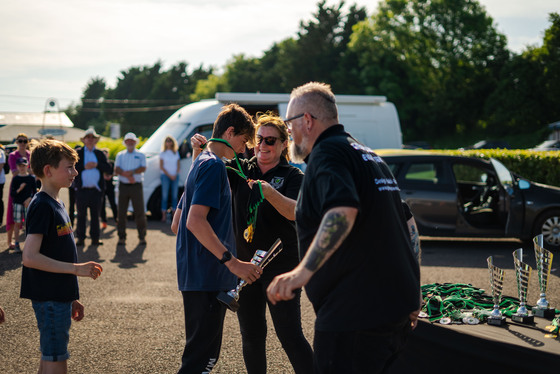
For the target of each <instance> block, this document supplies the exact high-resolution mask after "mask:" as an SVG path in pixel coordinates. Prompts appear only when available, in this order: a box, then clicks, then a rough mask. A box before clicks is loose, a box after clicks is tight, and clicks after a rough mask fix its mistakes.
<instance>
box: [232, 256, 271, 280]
mask: <svg viewBox="0 0 560 374" xmlns="http://www.w3.org/2000/svg"><path fill="white" fill-rule="evenodd" d="M225 265H226V266H227V267H228V269H229V271H231V272H232V273H233V274H235V275H236V276H237V277H238V278H241V279H243V280H244V281H245V282H247V283H248V284H251V283H253V282H254V281H256V280H257V279H259V278H260V277H261V274H262V268H261V267H259V266H257V265H255V264H253V263H251V262H244V261H239V260H238V259H237V258H235V257H234V258H232V259H231V260H230V261H228V262H226V264H225Z"/></svg>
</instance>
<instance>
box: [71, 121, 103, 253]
mask: <svg viewBox="0 0 560 374" xmlns="http://www.w3.org/2000/svg"><path fill="white" fill-rule="evenodd" d="M99 138H100V136H99V135H97V133H96V132H95V130H94V129H87V130H86V132H85V133H84V136H83V137H82V139H81V140H82V143H84V146H83V147H82V148H79V149H78V150H77V152H78V162H77V163H76V170H77V171H78V176H77V177H76V179H75V180H74V188H75V190H76V209H77V211H78V215H77V218H78V221H77V226H76V237H77V241H76V245H77V246H83V245H84V240H85V238H86V221H87V210H88V208H89V215H90V227H89V236H90V237H91V244H92V245H102V244H103V242H102V241H101V240H99V236H100V232H101V230H100V228H99V212H100V211H101V202H102V201H103V195H104V194H105V179H104V178H103V173H108V172H110V171H111V165H110V164H109V162H108V161H107V157H106V156H105V154H104V153H103V152H102V151H101V150H100V149H97V148H95V145H96V144H97V142H98V141H99Z"/></svg>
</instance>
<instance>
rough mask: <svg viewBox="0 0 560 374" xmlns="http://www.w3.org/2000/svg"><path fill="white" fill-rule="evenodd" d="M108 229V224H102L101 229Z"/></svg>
mask: <svg viewBox="0 0 560 374" xmlns="http://www.w3.org/2000/svg"><path fill="white" fill-rule="evenodd" d="M106 228H107V222H101V229H102V230H105V229H106Z"/></svg>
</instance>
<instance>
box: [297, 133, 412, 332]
mask: <svg viewBox="0 0 560 374" xmlns="http://www.w3.org/2000/svg"><path fill="white" fill-rule="evenodd" d="M306 162H307V169H306V171H305V177H304V180H303V186H302V189H301V193H300V195H299V198H298V202H297V207H296V224H297V232H298V239H299V248H300V252H301V253H300V256H301V257H303V256H304V255H305V253H306V251H307V250H308V248H309V245H310V244H311V242H312V240H313V238H314V236H315V234H316V232H317V230H318V228H319V225H320V223H321V220H322V218H323V216H324V214H325V213H326V212H327V211H328V210H329V209H331V208H335V207H355V208H357V209H358V215H357V217H356V221H355V223H354V226H353V228H352V231H351V232H350V234H349V236H348V237H347V238H346V239H345V241H344V242H343V243H342V244H341V246H340V247H339V248H338V249H337V250H336V251H335V252H334V254H333V255H332V256H331V257H330V258H329V259H328V260H327V262H326V263H325V264H324V265H323V266H322V267H321V268H320V269H319V270H318V271H317V272H316V273H315V274H314V275H313V277H312V278H311V280H310V281H309V283H308V284H307V286H306V292H307V295H308V297H309V299H310V301H311V303H312V304H313V307H314V309H315V312H316V314H317V321H316V326H315V328H316V329H317V330H319V331H355V330H364V329H372V328H380V327H384V326H388V325H391V324H394V323H398V322H399V321H402V320H403V319H404V318H406V316H408V314H409V313H410V312H412V311H414V310H417V309H418V306H419V289H420V284H419V282H420V270H419V267H418V264H417V263H416V260H415V259H414V257H413V255H412V250H411V247H410V246H411V242H410V235H409V233H408V228H407V225H406V218H405V215H404V212H403V208H402V203H401V198H400V196H399V188H398V186H397V182H396V180H395V179H394V177H393V175H392V174H391V172H390V170H389V167H388V166H387V165H386V164H385V163H384V162H383V161H382V159H381V158H380V157H379V156H377V155H376V154H375V153H374V152H373V151H372V150H371V149H369V148H367V147H365V146H364V145H362V144H360V143H358V142H357V141H356V140H354V139H353V138H352V137H351V136H350V135H349V134H348V133H346V132H345V131H344V127H343V126H342V125H335V126H332V127H330V128H328V129H327V130H325V131H324V132H323V133H322V134H321V135H320V136H319V138H318V139H317V140H316V142H315V144H314V146H313V149H312V152H311V154H310V155H309V156H308V158H307V160H306Z"/></svg>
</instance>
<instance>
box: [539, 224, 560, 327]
mask: <svg viewBox="0 0 560 374" xmlns="http://www.w3.org/2000/svg"><path fill="white" fill-rule="evenodd" d="M533 242H534V244H535V260H536V263H537V276H538V280H539V291H540V296H539V301H537V305H536V306H535V307H534V308H533V314H534V315H536V316H537V317H543V318H547V319H553V318H554V315H555V313H556V310H555V309H554V308H550V307H549V304H548V300H547V299H546V289H547V288H548V278H549V277H550V270H551V269H552V252H550V251H547V250H546V249H544V248H543V244H544V238H543V235H542V234H540V235H537V236H535V238H534V239H533Z"/></svg>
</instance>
